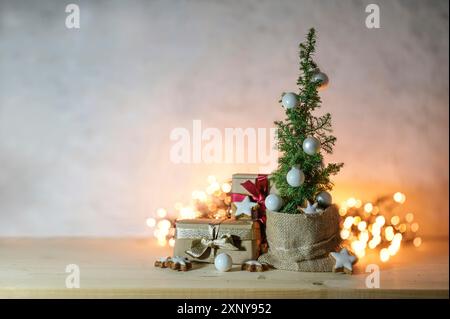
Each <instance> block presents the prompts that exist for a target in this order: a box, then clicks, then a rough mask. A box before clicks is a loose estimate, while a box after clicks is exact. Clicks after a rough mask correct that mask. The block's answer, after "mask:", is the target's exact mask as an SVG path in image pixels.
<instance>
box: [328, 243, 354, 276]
mask: <svg viewBox="0 0 450 319" xmlns="http://www.w3.org/2000/svg"><path fill="white" fill-rule="evenodd" d="M330 255H331V256H332V257H333V258H334V259H335V260H336V264H335V265H334V268H333V272H342V271H343V272H345V273H347V274H351V273H352V272H353V264H354V263H355V262H356V257H355V256H352V255H350V254H349V253H348V250H347V249H346V248H342V249H341V251H340V252H332V253H330Z"/></svg>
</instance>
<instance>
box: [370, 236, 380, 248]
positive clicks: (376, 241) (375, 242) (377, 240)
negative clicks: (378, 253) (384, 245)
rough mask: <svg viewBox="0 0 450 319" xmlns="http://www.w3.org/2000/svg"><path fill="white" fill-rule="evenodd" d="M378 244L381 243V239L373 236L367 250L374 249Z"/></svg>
mask: <svg viewBox="0 0 450 319" xmlns="http://www.w3.org/2000/svg"><path fill="white" fill-rule="evenodd" d="M380 243H381V237H380V236H374V237H373V238H372V239H371V240H370V241H369V248H370V249H375V248H376V247H377V246H378V245H379V244H380Z"/></svg>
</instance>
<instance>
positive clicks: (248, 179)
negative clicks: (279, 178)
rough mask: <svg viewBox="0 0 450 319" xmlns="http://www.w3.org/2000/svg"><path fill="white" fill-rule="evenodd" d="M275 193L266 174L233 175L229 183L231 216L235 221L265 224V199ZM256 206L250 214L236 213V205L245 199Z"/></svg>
mask: <svg viewBox="0 0 450 319" xmlns="http://www.w3.org/2000/svg"><path fill="white" fill-rule="evenodd" d="M273 192H276V190H275V188H274V186H271V185H270V183H269V175H267V174H233V177H232V183H231V216H232V217H235V218H237V219H253V220H259V221H260V222H262V223H265V213H266V205H265V203H264V201H265V199H266V197H267V196H268V195H269V194H270V193H273ZM246 197H248V199H249V200H250V201H251V202H254V203H256V204H257V206H256V205H255V207H254V209H253V210H252V211H251V213H250V214H248V212H247V213H242V212H238V210H237V205H236V203H237V202H238V203H241V202H242V201H244V200H245V198H246Z"/></svg>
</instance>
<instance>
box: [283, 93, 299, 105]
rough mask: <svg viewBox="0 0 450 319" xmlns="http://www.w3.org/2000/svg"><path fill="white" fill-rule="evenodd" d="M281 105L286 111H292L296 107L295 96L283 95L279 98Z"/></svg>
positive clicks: (293, 94) (296, 100)
mask: <svg viewBox="0 0 450 319" xmlns="http://www.w3.org/2000/svg"><path fill="white" fill-rule="evenodd" d="M281 104H282V105H283V107H284V108H286V109H292V108H293V107H296V106H297V105H298V97H297V94H295V93H292V92H289V93H286V94H285V95H283V97H282V98H281Z"/></svg>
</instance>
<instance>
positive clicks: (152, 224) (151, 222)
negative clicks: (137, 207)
mask: <svg viewBox="0 0 450 319" xmlns="http://www.w3.org/2000/svg"><path fill="white" fill-rule="evenodd" d="M145 223H146V224H147V226H148V227H155V225H156V219H154V218H152V217H150V218H147V220H146V221H145Z"/></svg>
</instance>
